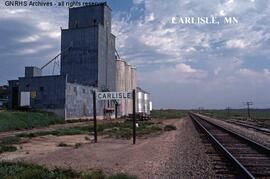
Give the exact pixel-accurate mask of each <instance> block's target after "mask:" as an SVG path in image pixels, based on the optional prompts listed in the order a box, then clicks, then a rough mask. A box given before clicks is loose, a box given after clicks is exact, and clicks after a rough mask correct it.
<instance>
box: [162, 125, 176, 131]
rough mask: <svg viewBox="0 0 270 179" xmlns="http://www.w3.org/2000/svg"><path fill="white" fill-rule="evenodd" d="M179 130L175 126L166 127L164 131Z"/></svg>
mask: <svg viewBox="0 0 270 179" xmlns="http://www.w3.org/2000/svg"><path fill="white" fill-rule="evenodd" d="M176 129H177V128H176V127H175V126H174V125H166V126H165V127H164V131H172V130H176Z"/></svg>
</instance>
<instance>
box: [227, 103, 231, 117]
mask: <svg viewBox="0 0 270 179" xmlns="http://www.w3.org/2000/svg"><path fill="white" fill-rule="evenodd" d="M230 109H231V108H230V107H229V106H228V107H227V118H228V119H229V118H230Z"/></svg>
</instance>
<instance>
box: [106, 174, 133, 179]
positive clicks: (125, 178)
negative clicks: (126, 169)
mask: <svg viewBox="0 0 270 179" xmlns="http://www.w3.org/2000/svg"><path fill="white" fill-rule="evenodd" d="M108 179H137V177H136V176H131V175H128V174H125V173H119V174H116V175H112V176H109V177H108Z"/></svg>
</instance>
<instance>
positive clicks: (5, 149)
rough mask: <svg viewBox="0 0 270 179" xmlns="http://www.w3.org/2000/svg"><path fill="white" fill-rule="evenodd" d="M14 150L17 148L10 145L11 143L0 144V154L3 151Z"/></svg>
mask: <svg viewBox="0 0 270 179" xmlns="http://www.w3.org/2000/svg"><path fill="white" fill-rule="evenodd" d="M16 150H17V148H16V147H15V146H12V145H2V144H0V154H1V153H4V152H14V151H16ZM0 178H1V177H0Z"/></svg>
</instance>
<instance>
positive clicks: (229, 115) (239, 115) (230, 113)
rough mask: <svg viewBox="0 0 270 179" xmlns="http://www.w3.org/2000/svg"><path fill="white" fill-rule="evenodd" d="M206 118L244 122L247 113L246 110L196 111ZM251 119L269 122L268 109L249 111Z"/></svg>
mask: <svg viewBox="0 0 270 179" xmlns="http://www.w3.org/2000/svg"><path fill="white" fill-rule="evenodd" d="M198 112H200V113H202V114H205V115H207V116H210V117H213V118H218V119H224V120H227V119H240V120H246V119H247V118H248V113H247V110H246V109H229V110H228V109H220V110H202V111H198ZM250 115H251V119H253V120H256V121H261V122H264V121H269V120H270V109H250Z"/></svg>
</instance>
